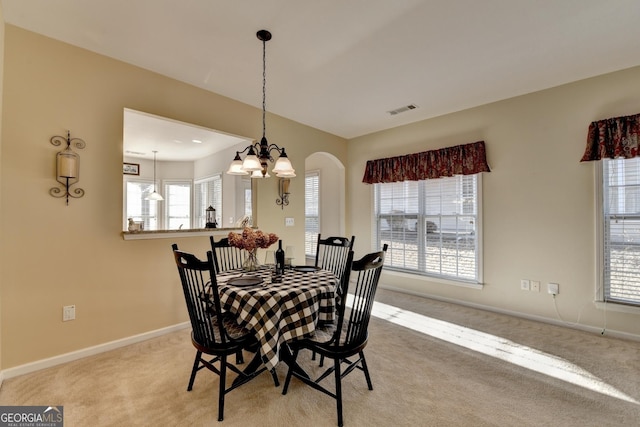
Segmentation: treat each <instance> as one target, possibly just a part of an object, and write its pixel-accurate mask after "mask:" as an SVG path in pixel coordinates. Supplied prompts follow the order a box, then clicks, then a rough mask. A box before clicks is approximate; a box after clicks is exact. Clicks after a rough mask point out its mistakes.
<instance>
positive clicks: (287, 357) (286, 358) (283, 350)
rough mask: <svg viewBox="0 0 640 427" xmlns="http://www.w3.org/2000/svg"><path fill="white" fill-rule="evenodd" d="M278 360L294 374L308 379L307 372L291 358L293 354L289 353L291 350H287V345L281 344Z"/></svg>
mask: <svg viewBox="0 0 640 427" xmlns="http://www.w3.org/2000/svg"><path fill="white" fill-rule="evenodd" d="M280 360H282V361H283V362H284V363H286V364H287V365H288V366H290V367H291V369H293V371H294V372H297V373H298V374H300V375H301V376H303V377H305V378H309V374H307V372H306V371H305V370H304V369H302V366H300V365H299V364H298V362H297V361H296V360H295V359H294V358H293V354H292V353H291V349H290V348H289V346H288V345H287V343H284V344H282V346H280Z"/></svg>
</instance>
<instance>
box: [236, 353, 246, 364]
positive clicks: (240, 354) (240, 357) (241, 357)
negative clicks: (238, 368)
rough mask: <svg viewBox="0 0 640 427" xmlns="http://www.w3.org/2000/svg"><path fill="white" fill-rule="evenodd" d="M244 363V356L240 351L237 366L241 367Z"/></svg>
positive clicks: (237, 354) (237, 356)
mask: <svg viewBox="0 0 640 427" xmlns="http://www.w3.org/2000/svg"><path fill="white" fill-rule="evenodd" d="M243 363H244V356H243V355H242V350H238V352H237V353H236V365H241V364H243Z"/></svg>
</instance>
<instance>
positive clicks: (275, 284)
mask: <svg viewBox="0 0 640 427" xmlns="http://www.w3.org/2000/svg"><path fill="white" fill-rule="evenodd" d="M216 281H217V284H218V291H219V294H220V303H221V305H222V309H223V310H226V311H228V312H230V313H232V314H234V315H235V316H236V318H237V320H238V323H240V324H241V325H243V326H244V327H246V328H247V329H249V330H251V331H253V332H254V334H255V336H256V338H257V340H258V343H259V350H258V351H259V356H260V359H261V361H262V363H264V365H265V367H266V368H267V369H270V370H271V369H273V368H275V366H276V365H277V364H278V362H279V361H280V360H281V357H283V356H282V355H283V351H282V350H285V353H284V354H285V355H286V354H287V353H286V350H287V348H286V347H287V346H286V343H287V342H289V341H291V340H295V339H298V338H303V337H308V336H311V335H312V334H313V333H314V331H315V330H316V328H318V327H321V326H323V325H326V324H328V323H331V322H333V321H334V319H335V316H336V313H335V311H336V295H337V287H338V279H337V277H336V276H335V275H334V274H333V272H331V271H328V270H322V269H319V268H316V267H312V266H298V267H295V266H294V267H289V268H287V269H285V271H284V274H280V275H276V274H275V273H274V269H273V266H269V265H262V266H260V267H258V269H257V270H255V271H252V272H244V271H242V270H227V271H224V272H220V273H218V274H217V277H216ZM285 362H286V360H285Z"/></svg>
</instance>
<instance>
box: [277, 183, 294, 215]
mask: <svg viewBox="0 0 640 427" xmlns="http://www.w3.org/2000/svg"><path fill="white" fill-rule="evenodd" d="M289 184H291V180H290V179H289V178H280V179H279V180H278V196H280V198H278V199H276V204H277V205H278V206H280V208H281V209H284V207H285V206H287V205H288V204H289V194H290V193H289Z"/></svg>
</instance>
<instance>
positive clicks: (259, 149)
mask: <svg viewBox="0 0 640 427" xmlns="http://www.w3.org/2000/svg"><path fill="white" fill-rule="evenodd" d="M256 36H257V37H258V39H259V40H261V41H262V139H261V140H260V143H258V142H255V143H253V144H251V145H249V146H247V147H246V148H245V149H244V150H242V151H236V156H235V158H234V159H233V161H232V162H231V165H229V170H227V173H228V174H229V175H249V174H251V178H269V177H270V175H269V172H268V171H267V166H268V164H269V162H272V163H273V162H274V158H273V156H272V155H271V153H272V152H274V151H275V152H276V153H277V156H278V160H276V161H275V166H274V167H273V169H272V170H271V172H273V173H274V174H275V175H276V176H277V177H280V178H293V177H294V176H296V173H295V172H296V171H295V169H293V166H292V165H291V162H290V161H289V158H288V157H287V153H286V152H285V150H284V147H282V148H280V147H278V146H277V145H276V144H269V142H268V141H267V137H266V120H265V118H266V101H265V99H266V83H267V72H266V69H267V68H266V45H267V42H268V41H269V40H271V33H270V32H269V31H267V30H260V31H258V32H257V33H256ZM245 152H246V153H247V155H246V156H245V158H244V160H243V159H242V158H241V157H240V155H241V154H244V153H245Z"/></svg>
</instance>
